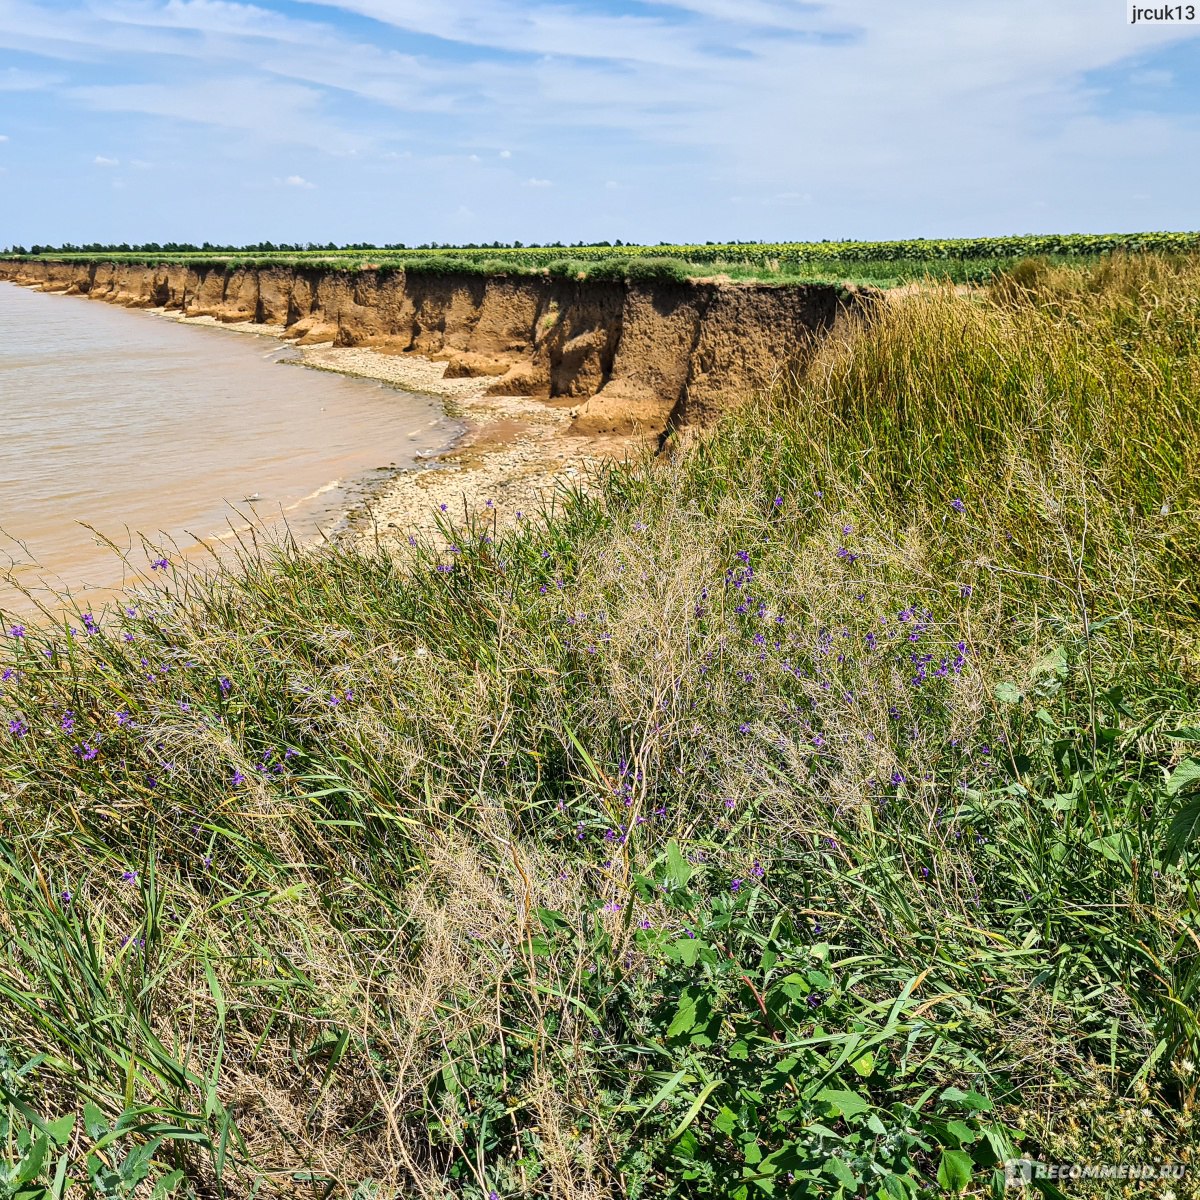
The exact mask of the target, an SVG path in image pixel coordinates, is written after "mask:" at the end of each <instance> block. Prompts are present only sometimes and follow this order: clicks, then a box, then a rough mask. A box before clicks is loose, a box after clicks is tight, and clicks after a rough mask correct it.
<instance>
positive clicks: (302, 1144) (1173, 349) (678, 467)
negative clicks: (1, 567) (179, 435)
mask: <svg viewBox="0 0 1200 1200" xmlns="http://www.w3.org/2000/svg"><path fill="white" fill-rule="evenodd" d="M1198 319H1200V271H1198V270H1197V268H1196V267H1195V266H1193V265H1190V264H1187V263H1173V262H1170V261H1166V260H1160V259H1156V258H1147V259H1136V260H1135V259H1130V260H1113V261H1112V262H1110V263H1108V264H1106V265H1104V266H1102V267H1099V268H1096V269H1093V270H1085V271H1082V272H1081V271H1079V270H1074V269H1072V270H1066V269H1061V268H1055V267H1054V266H1052V265H1047V264H1042V265H1035V266H1031V267H1022V268H1021V270H1020V271H1019V272H1017V273H1015V274H1014V275H1011V276H1007V277H1005V278H1004V279H1002V280H1000V281H998V282H997V283H996V284H995V285H994V286H993V287H992V288H991V289H989V290H988V291H987V292H986V293H976V294H973V295H972V296H969V297H968V296H958V295H955V294H954V292H953V291H952V290H951V289H944V290H935V291H932V292H923V293H919V294H915V295H911V296H903V297H899V298H897V299H895V300H894V301H892V302H890V303H889V305H888V306H887V307H884V308H881V309H879V310H877V311H876V313H875V314H874V316H873V318H872V321H871V323H870V324H869V325H864V326H860V327H856V328H847V329H845V330H843V331H841V332H840V333H839V334H838V336H836V337H835V338H834V339H833V340H831V341H830V342H829V343H828V344H827V345H826V346H825V347H824V348H823V349H822V350H821V351H820V352H819V353H818V354H817V356H816V357H815V359H814V360H813V362H812V363H811V364H810V365H809V367H808V368H807V370H806V371H805V373H804V374H803V375H802V376H800V377H798V378H796V379H794V380H791V381H790V382H788V383H787V384H786V386H781V388H780V389H779V391H778V393H777V394H775V395H772V396H768V397H763V398H762V399H761V400H760V401H759V402H758V403H756V404H754V405H751V406H749V407H746V408H743V409H741V410H739V411H738V412H737V413H733V414H730V415H729V416H728V417H727V418H726V419H725V420H724V421H723V423H722V424H721V425H720V426H719V427H718V428H717V429H715V430H713V431H711V432H710V433H708V434H707V435H705V436H704V437H702V438H700V439H699V440H698V441H697V442H696V444H694V445H692V446H691V447H690V448H688V449H686V450H685V451H683V452H682V453H681V454H680V455H679V457H678V458H677V459H676V460H674V461H672V462H658V463H654V464H648V463H647V464H636V465H634V466H632V467H626V468H620V469H614V470H613V471H611V472H609V473H607V474H605V475H604V476H602V477H599V478H598V479H597V480H596V481H595V486H594V488H593V489H592V490H591V491H590V492H588V493H586V494H585V493H583V492H578V493H563V494H561V495H560V496H559V497H558V499H557V501H556V503H555V505H554V507H553V508H552V509H551V510H549V511H546V512H544V513H542V514H541V515H539V516H538V517H537V518H526V519H524V520H521V521H515V520H511V521H509V522H508V523H507V524H500V523H498V521H497V518H496V515H495V514H494V512H489V511H488V510H481V511H480V512H479V513H476V514H469V515H468V517H467V519H466V522H465V524H459V525H456V526H451V525H447V526H445V527H444V528H443V530H442V535H441V536H440V537H438V538H435V539H432V540H430V541H429V542H427V543H424V544H418V545H417V546H415V547H409V546H408V545H407V542H406V541H405V542H402V546H403V553H397V554H395V555H392V554H388V553H382V552H380V553H374V552H361V551H356V550H352V549H348V548H336V547H335V548H330V549H327V550H325V551H322V552H319V553H305V554H302V553H299V552H298V551H296V550H295V549H294V548H290V547H285V548H282V549H281V550H279V551H277V552H262V553H259V552H256V551H253V549H252V548H248V549H247V552H246V553H245V555H244V560H243V561H242V562H241V563H240V565H238V566H237V567H236V568H233V569H229V570H227V571H224V572H222V573H221V574H220V575H217V576H215V577H206V576H202V575H200V574H197V573H195V572H194V571H192V572H189V571H187V570H185V569H184V568H183V567H175V566H173V565H172V566H169V567H168V569H167V570H166V571H161V570H154V571H151V570H150V569H149V563H150V561H151V560H155V559H158V558H159V554H158V552H157V551H155V550H153V549H151V548H147V551H146V562H145V563H142V562H141V560H140V558H139V560H138V562H137V563H136V564H135V565H137V566H139V567H141V568H142V569H143V570H144V571H145V575H144V579H145V583H144V586H143V587H142V589H141V591H140V592H139V593H138V594H137V595H136V596H131V598H130V600H129V601H128V604H127V606H121V607H118V608H115V609H114V610H112V611H110V612H107V613H104V614H97V615H96V616H94V617H93V619H92V624H94V625H95V626H96V632H94V633H89V632H88V629H87V626H86V624H85V623H84V622H83V621H82V619H79V620H74V621H69V622H67V623H65V624H64V625H61V626H59V627H57V628H56V627H54V626H52V625H49V624H44V625H42V626H39V627H35V626H34V625H33V624H32V623H30V625H29V628H27V629H24V630H23V631H21V630H18V632H19V633H20V634H21V635H20V636H10V637H9V638H8V639H7V653H6V661H5V670H6V671H8V672H11V674H8V675H7V677H6V678H5V679H4V680H3V688H4V692H3V700H4V705H5V710H6V712H5V716H4V721H5V722H6V723H7V722H8V721H12V722H15V729H14V731H13V732H10V733H8V734H5V735H4V740H3V743H2V744H0V778H2V779H3V781H4V782H3V788H4V791H3V798H2V799H0V805H2V808H0V822H2V824H0V929H2V930H3V936H4V938H5V943H6V946H5V949H6V953H5V955H4V957H3V959H2V960H0V1030H3V1033H2V1034H0V1047H2V1049H3V1058H2V1059H0V1099H2V1100H3V1102H4V1105H5V1107H4V1108H3V1109H0V1135H3V1137H4V1138H5V1139H6V1145H7V1149H6V1151H3V1152H0V1163H3V1162H4V1161H6V1160H7V1162H8V1163H10V1164H12V1165H11V1166H10V1168H9V1169H10V1171H11V1172H12V1173H13V1174H14V1175H17V1174H21V1173H23V1175H24V1176H26V1177H28V1180H29V1182H28V1183H26V1184H22V1185H21V1186H22V1187H24V1188H25V1190H24V1191H23V1192H22V1191H20V1188H18V1187H17V1186H16V1185H15V1184H14V1185H10V1192H12V1193H13V1194H22V1195H29V1196H34V1195H41V1194H46V1193H47V1192H49V1193H51V1194H53V1192H54V1189H55V1187H56V1186H58V1185H57V1184H56V1182H55V1181H56V1180H59V1181H60V1182H61V1187H60V1188H59V1190H60V1191H61V1190H62V1189H63V1188H65V1187H66V1186H67V1181H68V1180H75V1181H82V1182H79V1183H78V1186H79V1187H80V1188H81V1189H86V1188H87V1187H88V1186H91V1187H92V1189H93V1190H95V1191H101V1192H104V1193H105V1194H109V1195H131V1194H134V1189H135V1188H136V1187H139V1186H141V1187H143V1188H147V1189H148V1188H149V1187H150V1183H151V1181H155V1180H159V1181H164V1182H163V1187H162V1192H161V1193H160V1194H163V1193H165V1192H166V1191H168V1190H170V1189H172V1188H174V1189H176V1190H177V1192H178V1194H188V1193H189V1189H190V1191H191V1192H192V1193H194V1194H196V1195H212V1194H217V1193H218V1192H221V1191H225V1192H227V1193H228V1194H231V1195H249V1194H251V1192H252V1191H253V1190H254V1188H255V1187H258V1188H260V1189H266V1190H267V1191H271V1190H276V1191H279V1192H281V1193H283V1194H287V1195H295V1194H306V1195H314V1196H316V1195H321V1196H324V1195H343V1196H352V1195H353V1196H358V1197H367V1196H378V1197H384V1196H398V1197H399V1196H404V1197H408V1196H429V1197H433V1196H439V1197H440V1196H462V1197H470V1198H472V1200H482V1198H484V1197H487V1196H489V1195H490V1193H492V1192H495V1193H496V1194H497V1195H498V1196H502V1197H515V1196H522V1197H525V1196H546V1197H550V1196H554V1197H560V1196H562V1197H601V1196H646V1197H649V1196H655V1197H657V1196H680V1197H734V1196H746V1197H751V1196H758V1195H772V1196H789V1197H822V1198H824V1197H829V1198H833V1197H846V1198H847V1200H848V1198H849V1197H863V1196H867V1197H872V1198H875V1197H933V1196H941V1195H952V1194H956V1193H957V1194H966V1195H972V1196H983V1195H992V1194H996V1191H997V1190H999V1189H1001V1187H1002V1184H1001V1183H1000V1182H999V1178H1000V1177H999V1167H998V1164H999V1163H1000V1162H1001V1161H1002V1160H1003V1159H1005V1158H1008V1157H1015V1156H1017V1155H1018V1154H1029V1155H1031V1156H1034V1157H1037V1158H1039V1159H1040V1160H1042V1161H1046V1162H1073V1161H1084V1162H1096V1163H1105V1162H1111V1163H1124V1164H1127V1165H1128V1164H1136V1165H1140V1164H1143V1163H1159V1162H1167V1163H1182V1164H1189V1165H1190V1166H1191V1169H1192V1171H1193V1177H1192V1178H1191V1180H1190V1182H1189V1181H1188V1180H1186V1179H1185V1180H1183V1181H1180V1182H1175V1183H1172V1185H1171V1186H1172V1187H1173V1188H1174V1190H1175V1193H1176V1195H1177V1196H1179V1197H1183V1196H1187V1195H1194V1194H1195V1185H1196V1176H1195V1171H1196V1163H1195V1152H1196V1129H1195V1100H1196V1085H1197V1075H1196V1064H1197V1062H1198V1061H1200V1058H1198V1055H1200V1027H1198V1022H1197V1017H1196V1013H1197V1008H1198V1004H1197V1001H1198V998H1200V997H1198V989H1200V953H1198V952H1200V940H1198V932H1200V931H1198V930H1197V908H1196V900H1197V897H1196V891H1195V867H1196V848H1195V845H1194V844H1192V843H1191V842H1190V841H1189V837H1190V831H1191V830H1192V829H1193V828H1194V825H1195V822H1196V819H1197V816H1196V803H1195V801H1194V799H1193V798H1192V797H1193V796H1194V792H1193V789H1194V787H1195V779H1196V777H1197V775H1200V771H1197V770H1194V769H1193V768H1192V767H1190V766H1188V764H1189V762H1191V760H1192V758H1193V757H1194V755H1195V750H1196V745H1195V743H1196V741H1197V740H1200V733H1197V732H1196V728H1197V726H1200V705H1198V698H1197V687H1198V672H1200V656H1198V653H1197V651H1198V643H1197V637H1196V624H1195V618H1196V615H1197V607H1196V606H1197V594H1196V583H1195V578H1194V567H1193V564H1194V562H1195V551H1196V548H1197V547H1196V536H1197V535H1196V529H1197V522H1196V516H1197V513H1196V492H1195V486H1196V479H1197V472H1196V464H1195V457H1194V453H1195V451H1194V446H1195V445H1196V444H1197V441H1196V434H1197V433H1198V432H1200V430H1197V428H1196V425H1197V423H1200V415H1198V414H1200V406H1197V404H1196V403H1195V401H1196V398H1197V396H1198V395H1200V379H1198V377H1197V368H1198V364H1200V340H1198V339H1197V338H1196V336H1195V334H1196V321H1197V320H1198ZM956 502H958V503H956ZM129 609H132V610H133V612H130V611H128V610H129ZM15 623H16V618H13V617H11V616H10V617H9V618H8V619H7V628H9V629H12V628H13V626H14V624H15ZM71 626H74V631H73V632H72V630H71V628H70V627H71ZM926 655H928V656H929V657H928V658H927V659H926V658H925V656H926ZM914 656H915V657H914ZM2 728H3V726H0V729H2ZM93 751H94V753H93ZM21 1164H24V1165H23V1166H22V1165H21ZM0 1169H2V1168H0ZM89 1178H91V1180H92V1182H91V1184H90V1185H89V1184H88V1183H87V1182H86V1181H87V1180H88V1179H89ZM143 1179H144V1182H143ZM0 1187H3V1184H0ZM38 1188H42V1189H44V1190H43V1191H41V1192H39V1191H38ZM1189 1189H1191V1190H1189ZM1064 1190H1065V1191H1068V1192H1069V1194H1070V1195H1072V1196H1075V1195H1090V1196H1097V1197H1100V1196H1104V1197H1108V1196H1113V1195H1121V1194H1128V1195H1134V1194H1146V1195H1155V1196H1158V1195H1161V1194H1162V1190H1163V1185H1161V1184H1159V1183H1155V1184H1154V1185H1153V1187H1150V1186H1147V1187H1146V1188H1144V1189H1143V1188H1142V1185H1140V1184H1128V1185H1119V1184H1115V1183H1112V1182H1097V1183H1093V1184H1087V1183H1081V1184H1075V1183H1072V1184H1071V1185H1070V1187H1069V1189H1064ZM0 1194H3V1193H2V1192H0ZM1043 1194H1046V1195H1056V1194H1058V1193H1056V1192H1055V1191H1054V1190H1048V1191H1046V1192H1044V1193H1043Z"/></svg>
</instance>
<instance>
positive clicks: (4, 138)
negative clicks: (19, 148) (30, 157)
mask: <svg viewBox="0 0 1200 1200" xmlns="http://www.w3.org/2000/svg"><path fill="white" fill-rule="evenodd" d="M7 141H8V134H7V133H0V142H7Z"/></svg>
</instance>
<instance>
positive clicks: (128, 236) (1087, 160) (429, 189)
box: [0, 0, 1200, 246]
mask: <svg viewBox="0 0 1200 1200" xmlns="http://www.w3.org/2000/svg"><path fill="white" fill-rule="evenodd" d="M1198 35H1200V25H1198V26H1193V27H1191V29H1189V28H1188V27H1186V26H1163V25H1155V26H1148V25H1140V26H1137V27H1130V26H1129V25H1128V24H1127V23H1126V9H1125V5H1124V2H1123V0H1054V3H1047V2H1046V0H829V2H827V3H800V2H795V0H341V2H332V0H321V2H316V0H313V2H310V0H258V2H257V3H240V2H236V0H0V246H2V245H5V244H12V243H24V244H29V243H32V242H51V243H56V242H60V241H67V240H69V241H76V242H79V241H94V240H95V241H131V242H132V241H144V240H153V241H166V240H188V241H197V242H199V241H203V240H209V241H214V242H244V241H258V240H261V239H269V240H273V241H307V240H313V241H320V242H324V241H328V240H333V241H337V242H342V241H360V240H361V241H374V242H390V241H404V242H408V243H409V244H416V243H418V242H423V241H427V240H431V239H432V240H436V241H481V240H486V241H491V240H493V239H499V240H501V241H508V240H511V239H513V238H519V239H521V240H523V241H526V242H529V241H553V240H562V241H575V240H580V239H582V240H588V241H590V240H599V239H601V238H607V239H614V238H618V237H619V238H623V239H625V240H629V241H648V242H656V241H660V240H662V241H706V240H714V241H720V240H725V239H729V238H745V239H751V238H758V239H763V240H768V241H774V240H805V239H810V238H841V237H859V238H886V237H914V236H926V237H937V236H961V235H970V234H1001V233H1028V232H1057V231H1093V232H1102V231H1108V230H1140V229H1189V228H1195V227H1197V226H1198V225H1200V220H1198V219H1197V208H1196V196H1197V193H1198V190H1200V188H1198V185H1200V36H1198Z"/></svg>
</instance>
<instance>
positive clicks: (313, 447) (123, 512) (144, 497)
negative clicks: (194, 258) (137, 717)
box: [0, 283, 458, 612]
mask: <svg viewBox="0 0 1200 1200" xmlns="http://www.w3.org/2000/svg"><path fill="white" fill-rule="evenodd" d="M294 356H295V351H293V350H292V349H291V348H289V347H287V346H285V345H282V344H280V343H279V342H277V341H275V340H274V339H272V338H266V337H255V336H252V335H248V334H243V333H235V332H232V331H230V330H224V329H215V328H207V327H203V326H196V325H182V324H179V323H178V322H174V321H171V320H166V319H163V318H162V317H160V316H156V315H154V314H151V313H145V312H138V311H134V310H130V309H123V308H116V307H113V306H111V305H107V304H103V303H100V302H97V301H93V300H87V299H85V298H83V297H79V296H56V295H47V294H44V293H41V292H32V291H28V290H26V289H24V288H19V287H16V286H14V285H11V284H4V283H0V420H2V422H3V425H2V426H0V430H2V432H0V569H3V570H4V571H6V572H8V573H11V578H12V579H13V580H16V581H18V582H19V583H21V584H22V585H24V586H25V587H29V588H31V589H32V590H33V591H34V592H35V594H37V595H38V596H39V597H40V598H45V599H48V598H49V595H50V591H49V589H50V588H53V589H56V590H60V591H61V590H62V589H64V588H69V589H70V590H71V591H72V593H74V594H80V595H86V594H88V593H91V592H95V591H106V590H107V589H110V588H113V587H116V586H119V585H120V584H121V583H122V580H123V579H126V580H128V579H129V578H130V575H131V571H133V570H137V571H145V569H146V567H147V566H148V564H149V561H150V557H149V556H148V555H147V554H146V553H145V551H144V550H143V549H142V546H141V541H140V538H139V536H138V535H145V536H146V537H148V538H149V539H150V540H151V541H152V542H154V543H156V544H163V545H167V544H168V543H170V542H174V543H176V544H177V545H178V546H179V547H180V548H181V549H182V550H183V551H184V552H185V553H189V554H199V553H201V547H200V546H199V545H198V543H197V540H196V539H197V537H199V538H204V539H214V538H215V539H218V540H224V541H228V540H229V539H230V535H231V531H232V530H233V529H237V528H241V529H245V528H246V526H247V523H248V522H250V521H254V522H255V523H257V524H260V525H262V526H264V527H265V528H266V529H267V530H269V531H270V532H271V533H273V534H275V535H278V533H279V531H280V530H282V529H283V528H284V523H285V522H286V528H287V529H290V531H291V532H292V533H293V534H294V535H295V536H296V537H297V538H299V539H301V540H306V539H310V538H314V537H316V536H318V535H319V533H320V532H321V531H328V530H329V529H331V528H332V527H333V526H334V525H336V523H337V521H338V520H339V519H340V517H341V515H342V513H343V512H344V510H345V507H346V505H347V503H348V502H349V501H348V497H350V496H352V495H353V494H354V493H355V491H356V490H358V491H361V489H362V487H363V485H364V483H365V482H366V481H368V480H369V479H370V477H371V475H372V474H373V473H374V472H376V471H378V470H379V469H385V468H390V467H392V466H399V467H405V466H412V465H414V464H415V463H416V462H417V461H418V460H417V459H416V458H415V457H414V456H415V455H416V454H417V452H422V453H423V454H424V455H428V454H429V453H430V452H432V451H434V450H436V449H439V448H441V447H443V446H445V445H446V444H447V442H449V441H450V440H451V439H452V438H453V436H454V434H455V433H456V432H457V430H458V426H457V425H456V423H455V422H454V421H452V420H450V419H448V418H446V417H445V416H444V415H443V414H442V410H441V406H440V404H439V403H438V402H437V401H436V400H435V399H432V398H430V397H428V396H420V395H415V394H413V393H409V392H402V391H398V390H396V389H394V388H390V387H384V386H382V385H379V384H376V383H373V382H371V381H368V380H360V379H350V378H347V377H345V376H341V375H334V374H330V373H327V372H323V371H311V370H307V369H305V368H303V367H300V366H296V365H289V363H288V362H287V361H286V360H287V359H288V358H292V357H294ZM281 360H282V361H281ZM376 478H378V476H376ZM250 496H259V497H261V500H258V501H256V502H253V503H251V502H248V501H247V500H246V498H247V497H250ZM85 523H86V524H87V525H91V526H92V527H93V528H94V529H95V530H96V531H97V532H98V533H100V534H103V535H105V536H107V537H109V538H111V539H112V540H113V541H115V542H116V543H118V545H120V546H121V547H122V548H123V549H125V548H128V549H130V550H131V553H130V555H129V564H128V566H126V565H123V563H122V562H121V560H120V557H119V556H118V555H116V554H115V553H114V551H113V550H112V549H110V548H108V547H104V546H102V545H99V544H98V539H97V536H96V534H94V533H92V532H90V531H89V530H88V529H87V528H85ZM170 553H171V554H174V553H176V552H175V551H173V550H172V551H170ZM0 607H3V608H5V609H9V610H13V611H22V612H25V611H28V610H29V608H30V604H29V601H28V600H27V599H25V597H23V596H22V595H21V594H20V592H19V591H18V590H17V589H15V588H14V587H13V586H12V585H11V583H5V582H3V581H0Z"/></svg>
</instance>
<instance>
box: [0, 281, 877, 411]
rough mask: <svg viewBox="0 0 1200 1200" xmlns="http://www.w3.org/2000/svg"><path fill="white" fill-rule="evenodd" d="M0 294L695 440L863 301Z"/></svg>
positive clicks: (820, 292)
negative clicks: (391, 368)
mask: <svg viewBox="0 0 1200 1200" xmlns="http://www.w3.org/2000/svg"><path fill="white" fill-rule="evenodd" d="M0 279H7V280H11V281H13V282H16V283H22V284H26V285H30V286H35V287H40V288H42V289H43V290H46V291H57V292H68V293H74V294H82V295H86V296H89V297H91V298H93V299H97V300H107V301H109V302H110V303H114V304H124V305H128V306H130V307H140V308H152V307H153V308H167V309H176V310H179V311H181V312H183V313H184V314H186V315H187V316H193V317H195V316H210V317H213V318H215V319H217V320H220V321H227V322H235V321H255V322H265V323H267V324H272V325H282V326H284V327H285V336H288V337H291V338H294V339H296V340H297V341H298V342H299V343H301V344H311V343H315V342H329V341H332V342H335V343H336V344H337V345H340V346H366V347H370V348H372V349H376V350H381V351H384V352H386V353H394V354H423V355H426V356H427V357H429V358H432V359H434V360H437V361H444V362H446V363H448V364H449V366H448V368H447V373H448V374H450V375H452V376H457V377H462V376H473V377H482V378H487V379H490V380H491V382H490V383H489V385H488V387H489V390H490V391H492V392H494V393H498V394H506V395H533V396H542V397H546V398H547V399H555V398H561V402H562V403H571V402H572V401H573V402H574V403H575V405H576V406H577V407H578V409H579V414H580V415H579V419H578V427H579V430H580V432H585V433H586V432H595V433H599V432H609V431H615V432H626V431H629V430H630V429H633V428H638V429H640V430H642V431H644V432H646V433H649V434H659V433H662V432H663V431H664V430H665V429H667V428H671V427H675V426H679V425H686V424H704V423H707V422H708V421H710V420H712V418H713V417H715V416H716V415H717V414H718V413H719V412H720V411H721V410H723V409H725V408H727V407H729V406H730V405H731V404H733V403H736V402H737V401H738V400H739V399H742V398H744V397H745V396H746V395H748V394H750V393H751V392H753V391H755V390H757V389H761V388H763V387H765V386H767V385H768V384H770V382H771V381H772V379H773V378H774V377H775V376H776V375H777V374H778V373H779V372H780V371H782V370H786V369H788V368H790V367H794V366H797V365H799V364H800V363H801V362H802V361H803V360H804V358H805V357H806V356H807V355H808V354H809V353H811V351H812V348H813V346H814V345H815V344H816V343H817V342H818V341H819V339H820V338H821V337H822V336H824V334H826V333H827V332H828V330H829V329H830V328H831V327H832V325H833V323H834V322H835V320H837V319H838V317H839V316H840V315H842V314H843V313H845V312H847V311H848V310H851V309H855V308H858V307H860V306H861V305H862V304H864V303H865V298H864V297H863V296H861V295H859V294H856V293H853V292H851V293H845V292H841V291H839V290H838V289H835V288H833V287H829V286H824V285H798V286H794V287H779V286H766V285H755V284H733V283H718V282H695V283H690V282H689V283H658V282H655V283H622V282H606V281H599V280H597V281H593V280H563V279H552V278H550V277H547V276H519V277H492V278H483V277H480V276H473V275H458V276H453V275H450V276H429V275H406V274H405V273H404V272H402V271H372V270H365V271H357V272H347V271H338V270H331V269H326V268H315V267H313V268H308V267H295V268H293V267H262V268H250V269H239V270H224V269H222V268H220V267H212V266H199V267H189V266H182V265H171V264H163V265H161V266H156V267H150V266H122V265H119V264H113V263H56V262H39V261H34V262H12V261H0Z"/></svg>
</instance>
